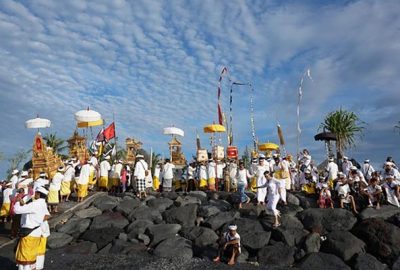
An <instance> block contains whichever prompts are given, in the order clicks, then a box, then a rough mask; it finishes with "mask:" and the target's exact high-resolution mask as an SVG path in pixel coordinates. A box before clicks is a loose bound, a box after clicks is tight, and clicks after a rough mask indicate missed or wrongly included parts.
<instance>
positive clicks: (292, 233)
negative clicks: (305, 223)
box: [272, 227, 308, 247]
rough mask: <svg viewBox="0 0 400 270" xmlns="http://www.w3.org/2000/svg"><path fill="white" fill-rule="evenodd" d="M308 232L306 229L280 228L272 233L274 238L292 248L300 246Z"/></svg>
mask: <svg viewBox="0 0 400 270" xmlns="http://www.w3.org/2000/svg"><path fill="white" fill-rule="evenodd" d="M307 235H308V232H307V231H306V230H304V229H297V228H288V229H286V228H284V227H278V228H276V229H274V230H273V231H272V238H273V239H274V240H276V241H280V242H283V243H285V244H286V245H288V246H290V247H294V246H299V245H300V244H302V242H303V241H304V239H305V237H306V236H307Z"/></svg>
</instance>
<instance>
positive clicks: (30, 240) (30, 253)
mask: <svg viewBox="0 0 400 270" xmlns="http://www.w3.org/2000/svg"><path fill="white" fill-rule="evenodd" d="M47 193H48V191H47V190H46V189H45V188H43V187H39V188H38V189H37V190H36V191H35V200H34V201H32V202H30V203H27V204H25V201H24V200H23V199H19V200H18V201H17V202H16V203H15V205H14V212H15V214H20V215H22V216H21V229H20V231H19V234H20V240H19V242H18V246H17V250H16V254H15V260H16V263H17V265H18V269H19V270H24V269H36V262H37V257H38V256H39V255H41V254H43V255H44V252H43V249H44V251H45V249H46V243H44V242H43V241H42V235H43V228H44V227H42V226H45V225H43V224H44V223H45V221H46V220H48V219H49V213H48V210H47V205H46V197H47ZM47 233H48V234H49V232H47ZM43 260H44V257H43ZM43 264H44V261H39V268H40V267H41V266H42V265H43Z"/></svg>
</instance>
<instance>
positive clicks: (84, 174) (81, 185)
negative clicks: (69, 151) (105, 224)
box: [77, 160, 92, 202]
mask: <svg viewBox="0 0 400 270" xmlns="http://www.w3.org/2000/svg"><path fill="white" fill-rule="evenodd" d="M91 166H92V164H91V162H90V160H89V161H88V162H87V163H86V164H85V165H83V166H82V168H81V172H80V174H79V178H78V181H77V184H78V194H77V197H78V202H82V201H83V199H84V198H85V197H86V196H87V195H88V185H89V179H90V173H91Z"/></svg>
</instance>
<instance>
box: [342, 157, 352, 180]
mask: <svg viewBox="0 0 400 270" xmlns="http://www.w3.org/2000/svg"><path fill="white" fill-rule="evenodd" d="M352 166H353V163H352V162H351V161H350V160H349V158H348V157H346V156H345V157H343V162H342V172H343V173H344V175H346V177H347V176H348V175H349V172H350V168H351V167H352Z"/></svg>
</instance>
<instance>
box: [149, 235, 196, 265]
mask: <svg viewBox="0 0 400 270" xmlns="http://www.w3.org/2000/svg"><path fill="white" fill-rule="evenodd" d="M154 255H155V256H157V257H161V258H179V259H182V260H190V259H191V258H192V257H193V250H192V243H191V242H190V241H189V240H187V239H185V238H183V237H179V236H176V237H173V238H168V239H166V240H164V241H162V242H161V243H160V244H159V245H157V247H156V248H155V249H154Z"/></svg>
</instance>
